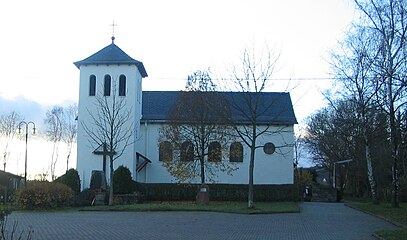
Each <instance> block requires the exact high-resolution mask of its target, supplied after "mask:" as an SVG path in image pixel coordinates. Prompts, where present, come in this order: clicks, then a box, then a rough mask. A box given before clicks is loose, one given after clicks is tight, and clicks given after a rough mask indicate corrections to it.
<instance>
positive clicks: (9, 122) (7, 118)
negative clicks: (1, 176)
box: [0, 111, 23, 171]
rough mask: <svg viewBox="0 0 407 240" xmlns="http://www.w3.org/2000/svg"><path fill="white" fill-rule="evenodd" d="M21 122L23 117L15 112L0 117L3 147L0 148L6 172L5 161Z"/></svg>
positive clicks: (0, 134)
mask: <svg viewBox="0 0 407 240" xmlns="http://www.w3.org/2000/svg"><path fill="white" fill-rule="evenodd" d="M22 120H23V117H22V116H21V115H20V114H19V113H17V112H15V111H12V112H10V113H9V114H4V115H1V116H0V137H1V138H2V141H3V142H4V145H3V146H2V147H3V149H2V155H3V170H4V171H6V165H7V160H8V158H9V156H10V143H11V142H12V141H13V139H14V136H15V134H16V129H17V128H18V123H19V122H21V121H22Z"/></svg>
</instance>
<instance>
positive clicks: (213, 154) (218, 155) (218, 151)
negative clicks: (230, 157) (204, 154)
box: [208, 142, 222, 162]
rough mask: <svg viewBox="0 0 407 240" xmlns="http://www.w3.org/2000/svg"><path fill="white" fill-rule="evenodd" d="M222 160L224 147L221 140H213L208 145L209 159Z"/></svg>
mask: <svg viewBox="0 0 407 240" xmlns="http://www.w3.org/2000/svg"><path fill="white" fill-rule="evenodd" d="M221 160H222V148H221V146H220V143H219V142H211V143H209V147H208V161H209V162H220V161H221Z"/></svg>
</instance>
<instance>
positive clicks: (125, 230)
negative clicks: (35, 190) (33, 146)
mask: <svg viewBox="0 0 407 240" xmlns="http://www.w3.org/2000/svg"><path fill="white" fill-rule="evenodd" d="M14 221H17V222H18V227H19V229H20V230H22V229H25V230H27V229H28V228H29V227H30V226H31V228H32V229H33V230H34V235H33V239H37V240H48V239H50V240H51V239H52V240H58V239H60V240H65V239H70V240H71V239H97V240H104V239H106V240H107V239H165V240H171V239H188V240H191V239H219V240H221V239H222V240H223V239H226V240H227V239H307V240H315V239H318V240H325V239H326V240H328V239H329V240H334V239H347V240H352V239H354V240H364V239H375V238H374V237H372V233H373V232H375V231H378V230H384V229H397V227H396V226H394V225H392V224H390V223H388V222H386V221H383V220H381V219H379V218H376V217H374V216H371V215H368V214H365V213H362V212H359V211H357V210H354V209H351V208H349V207H346V206H345V205H344V204H342V203H302V204H301V213H291V214H265V215H240V214H225V213H208V212H14V213H12V214H11V215H10V216H9V219H8V224H9V225H10V224H12V223H13V222H14ZM23 239H24V238H23Z"/></svg>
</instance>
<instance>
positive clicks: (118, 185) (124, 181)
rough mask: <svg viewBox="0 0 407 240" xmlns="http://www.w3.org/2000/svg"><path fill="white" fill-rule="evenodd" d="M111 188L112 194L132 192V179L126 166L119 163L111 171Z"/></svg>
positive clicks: (133, 187)
mask: <svg viewBox="0 0 407 240" xmlns="http://www.w3.org/2000/svg"><path fill="white" fill-rule="evenodd" d="M113 190H114V194H128V193H133V192H134V190H135V185H134V181H133V179H132V178H131V172H130V170H129V169H128V168H127V167H125V166H123V165H121V166H119V167H118V168H117V169H116V170H115V171H114V172H113Z"/></svg>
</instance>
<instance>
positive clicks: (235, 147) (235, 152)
mask: <svg viewBox="0 0 407 240" xmlns="http://www.w3.org/2000/svg"><path fill="white" fill-rule="evenodd" d="M229 161H230V162H243V145H242V144H241V143H239V142H234V143H232V144H231V145H230V152H229Z"/></svg>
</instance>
